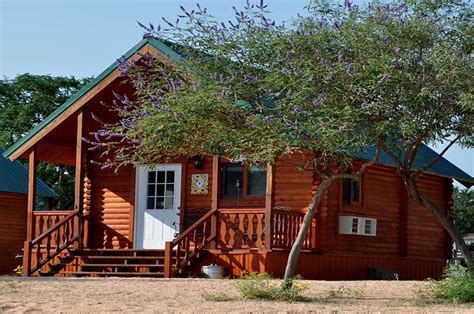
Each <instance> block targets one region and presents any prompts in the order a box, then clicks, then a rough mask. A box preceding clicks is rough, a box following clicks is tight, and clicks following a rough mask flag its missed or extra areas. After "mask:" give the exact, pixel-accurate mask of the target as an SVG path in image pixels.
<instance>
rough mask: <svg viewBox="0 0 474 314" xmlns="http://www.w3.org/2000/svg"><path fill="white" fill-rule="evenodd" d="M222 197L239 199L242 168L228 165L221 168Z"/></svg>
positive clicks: (242, 174) (242, 179)
mask: <svg viewBox="0 0 474 314" xmlns="http://www.w3.org/2000/svg"><path fill="white" fill-rule="evenodd" d="M221 172H222V176H221V178H222V197H224V198H241V197H242V185H243V181H244V166H243V165H236V164H228V165H225V166H224V167H222V169H221Z"/></svg>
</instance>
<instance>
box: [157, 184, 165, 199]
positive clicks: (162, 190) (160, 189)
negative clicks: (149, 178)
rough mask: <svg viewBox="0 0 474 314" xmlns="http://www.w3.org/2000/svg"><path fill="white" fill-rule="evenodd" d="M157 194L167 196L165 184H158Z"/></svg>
mask: <svg viewBox="0 0 474 314" xmlns="http://www.w3.org/2000/svg"><path fill="white" fill-rule="evenodd" d="M156 196H165V185H164V184H158V185H157V186H156Z"/></svg>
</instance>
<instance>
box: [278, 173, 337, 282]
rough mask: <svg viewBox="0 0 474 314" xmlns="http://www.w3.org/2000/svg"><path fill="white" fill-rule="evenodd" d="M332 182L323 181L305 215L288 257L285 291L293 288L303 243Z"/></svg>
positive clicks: (331, 178)
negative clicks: (293, 278) (292, 280)
mask: <svg viewBox="0 0 474 314" xmlns="http://www.w3.org/2000/svg"><path fill="white" fill-rule="evenodd" d="M332 181H334V177H329V178H326V179H323V180H322V181H321V183H320V184H319V186H318V189H317V190H316V193H314V195H313V198H312V199H311V202H310V204H309V207H308V211H307V212H306V214H305V215H304V218H303V224H302V226H301V229H300V231H299V232H298V236H297V237H296V240H295V243H294V244H293V246H292V247H291V251H290V254H289V255H288V262H287V263H286V268H285V277H284V282H283V288H284V289H289V288H291V285H292V282H291V278H292V277H293V276H294V275H295V271H296V263H297V262H298V257H299V256H300V252H301V247H302V246H303V242H304V240H305V239H306V235H307V233H308V230H309V228H310V227H311V221H312V219H313V217H314V215H315V213H316V210H317V208H318V207H319V204H320V203H321V199H322V197H323V195H324V192H326V190H327V189H328V188H329V186H330V185H331V183H332Z"/></svg>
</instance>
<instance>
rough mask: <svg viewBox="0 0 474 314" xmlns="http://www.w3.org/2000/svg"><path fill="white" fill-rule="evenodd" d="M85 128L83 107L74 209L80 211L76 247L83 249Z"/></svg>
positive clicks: (80, 113)
mask: <svg viewBox="0 0 474 314" xmlns="http://www.w3.org/2000/svg"><path fill="white" fill-rule="evenodd" d="M83 128H84V110H83V109H81V110H80V111H79V112H78V114H77V132H76V174H75V179H74V210H75V211H78V212H79V215H78V219H75V220H74V230H75V231H76V232H78V235H79V238H78V242H77V246H76V249H82V244H83V243H82V237H83V234H82V231H83V230H82V220H83V219H82V218H83V217H82V214H83V213H82V200H83V199H82V192H83V191H82V190H83V182H82V179H83V168H82V161H83V157H84V152H83V144H82V134H83Z"/></svg>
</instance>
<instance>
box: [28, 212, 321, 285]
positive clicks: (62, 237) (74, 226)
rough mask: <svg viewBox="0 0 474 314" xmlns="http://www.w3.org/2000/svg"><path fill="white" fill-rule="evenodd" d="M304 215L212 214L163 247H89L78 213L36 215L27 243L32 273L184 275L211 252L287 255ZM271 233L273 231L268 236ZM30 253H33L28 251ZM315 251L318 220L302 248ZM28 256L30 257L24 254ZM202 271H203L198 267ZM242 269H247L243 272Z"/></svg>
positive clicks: (38, 213)
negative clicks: (267, 224)
mask: <svg viewBox="0 0 474 314" xmlns="http://www.w3.org/2000/svg"><path fill="white" fill-rule="evenodd" d="M303 217H304V213H296V212H291V211H285V210H278V209H274V210H272V211H271V213H270V219H271V220H270V221H271V223H270V225H269V228H268V229H267V227H266V219H265V209H217V210H210V211H208V212H207V213H206V214H205V215H204V216H202V217H201V218H200V219H199V220H198V221H196V222H195V223H194V224H193V225H192V226H190V227H189V228H187V229H186V230H185V231H184V232H182V233H181V234H180V235H178V236H177V237H176V238H175V239H174V240H173V241H169V242H166V247H165V249H163V250H160V249H136V248H125V249H91V248H88V247H87V231H86V229H85V228H84V225H87V222H86V221H85V218H84V216H81V215H80V213H79V211H34V212H33V218H34V219H33V221H34V227H35V228H34V229H35V233H34V239H33V240H32V241H31V242H28V241H27V242H25V254H29V259H28V258H25V259H24V261H25V262H27V261H28V260H29V265H28V264H24V267H25V269H26V268H29V274H28V275H42V276H144V277H165V278H169V277H181V276H185V275H186V274H189V273H196V274H197V273H198V271H199V270H198V269H196V267H198V266H200V265H201V264H202V263H205V262H209V261H208V259H206V257H208V255H209V254H214V255H216V254H217V255H218V254H234V253H238V254H255V253H266V252H270V251H279V252H284V251H289V250H290V248H291V246H292V244H293V243H294V241H295V239H296V236H297V233H298V231H299V228H300V226H301V224H302V222H303ZM267 230H268V231H269V232H267ZM28 250H29V252H28ZM303 251H304V252H315V251H317V246H316V223H315V222H314V223H313V225H312V228H311V229H310V232H309V233H308V236H307V238H306V240H305V242H304V245H303ZM25 257H26V255H25ZM198 268H199V267H198ZM239 271H243V269H242V270H239Z"/></svg>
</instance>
